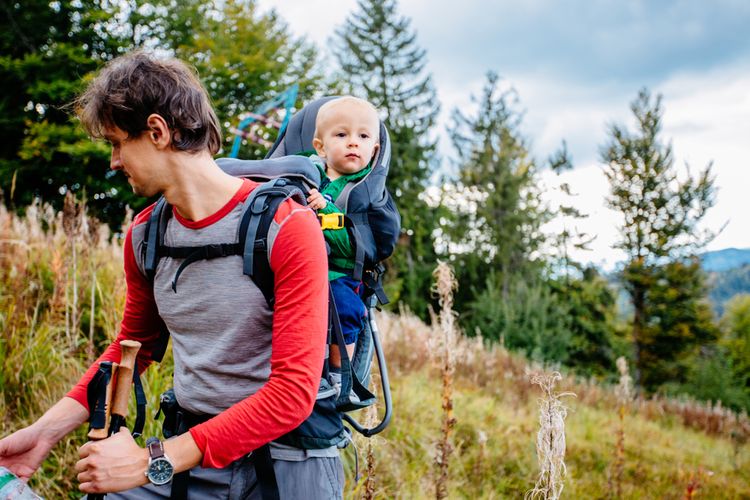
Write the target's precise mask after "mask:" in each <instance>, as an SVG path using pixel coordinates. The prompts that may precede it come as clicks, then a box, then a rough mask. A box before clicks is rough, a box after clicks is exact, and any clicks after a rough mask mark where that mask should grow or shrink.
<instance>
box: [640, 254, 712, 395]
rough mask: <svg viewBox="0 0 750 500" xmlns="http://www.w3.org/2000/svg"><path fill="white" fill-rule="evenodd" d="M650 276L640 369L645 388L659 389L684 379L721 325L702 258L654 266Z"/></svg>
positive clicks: (641, 275)
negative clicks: (715, 318) (708, 296)
mask: <svg viewBox="0 0 750 500" xmlns="http://www.w3.org/2000/svg"><path fill="white" fill-rule="evenodd" d="M639 276H640V277H643V272H642V271H641V274H640V275H639ZM648 278H649V286H648V294H647V296H646V302H645V304H646V308H645V311H644V312H645V317H646V318H647V323H646V327H645V329H644V331H643V335H642V337H641V350H640V353H641V357H640V368H641V371H642V377H641V382H642V384H643V387H645V388H646V389H648V390H655V389H657V388H658V387H659V386H660V385H661V384H663V383H664V382H665V381H671V382H678V383H680V382H684V381H685V380H686V377H687V373H688V370H689V369H690V365H691V364H692V363H693V356H694V354H695V353H696V350H697V348H698V347H700V346H703V345H708V344H713V343H715V341H716V340H717V337H718V329H717V328H716V325H715V324H714V322H713V313H712V311H711V308H710V306H709V304H708V300H707V299H706V286H705V277H704V274H703V270H702V269H701V267H700V263H699V262H698V260H697V259H694V260H692V261H688V262H685V261H675V262H670V263H668V264H665V265H663V266H658V267H655V268H652V269H651V273H650V274H649V275H648Z"/></svg>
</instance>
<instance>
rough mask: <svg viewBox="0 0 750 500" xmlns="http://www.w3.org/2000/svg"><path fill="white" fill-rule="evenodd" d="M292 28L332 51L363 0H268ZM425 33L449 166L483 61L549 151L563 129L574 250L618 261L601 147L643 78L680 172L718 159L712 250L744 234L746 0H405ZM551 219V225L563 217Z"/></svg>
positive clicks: (736, 242)
mask: <svg viewBox="0 0 750 500" xmlns="http://www.w3.org/2000/svg"><path fill="white" fill-rule="evenodd" d="M259 5H260V7H261V10H265V11H267V10H268V9H270V8H274V9H275V10H276V11H277V12H278V13H279V15H280V16H281V17H282V18H283V19H285V20H286V21H287V22H288V24H289V28H290V31H291V32H292V33H293V34H295V35H297V36H305V37H306V38H307V39H308V40H310V41H312V42H314V43H316V44H317V45H318V47H320V49H321V52H322V53H323V54H325V53H326V51H327V48H326V47H327V46H328V45H329V37H330V35H331V34H332V33H333V30H334V29H335V28H337V27H338V26H342V25H343V24H344V22H345V21H346V18H347V16H348V15H349V14H350V13H351V12H352V11H353V10H355V9H356V8H357V5H356V1H355V0H328V1H324V0H285V1H283V2H272V1H270V0H260V1H259ZM398 8H399V12H400V13H401V14H402V15H404V16H407V17H409V18H410V19H411V23H412V24H411V26H412V28H413V29H414V30H415V31H416V33H417V43H418V44H419V45H420V46H421V47H422V48H424V49H425V50H426V51H427V57H428V65H427V70H428V71H429V72H430V73H431V74H432V77H433V82H434V84H435V87H436V89H437V93H438V98H439V100H440V102H441V104H442V110H441V116H440V119H439V130H438V134H439V137H440V148H439V149H440V152H441V156H442V157H443V158H444V167H445V168H448V165H449V160H450V157H451V155H452V151H451V148H450V145H449V143H448V140H447V135H446V133H445V125H446V124H447V122H448V118H447V117H448V116H449V113H450V112H451V111H452V110H453V109H455V108H459V109H462V110H464V111H468V112H473V110H474V108H472V105H471V96H472V95H479V93H480V92H481V89H482V85H483V83H484V81H485V75H486V73H487V72H488V71H495V72H497V73H498V74H499V75H500V76H501V78H502V79H503V84H504V85H506V86H508V87H512V88H513V89H515V91H516V92H517V94H518V97H519V101H520V102H519V109H520V110H521V111H522V112H523V113H524V119H523V125H522V131H523V133H524V134H525V135H526V136H527V137H529V138H530V139H531V151H532V154H533V155H534V157H535V158H537V159H538V160H540V161H543V160H544V159H546V158H547V157H549V156H550V155H551V154H552V153H553V152H554V151H555V150H557V149H558V148H559V146H560V144H561V142H562V141H563V140H565V141H566V143H567V147H568V151H569V152H570V153H571V155H572V159H573V163H574V165H575V168H574V169H573V170H572V171H570V172H567V173H565V174H564V176H563V178H562V179H559V178H556V176H555V175H554V174H552V173H551V172H549V171H547V172H543V173H542V174H541V176H540V177H541V178H540V184H541V187H542V190H543V192H544V193H545V194H544V196H545V199H546V200H548V202H549V203H550V204H551V205H555V204H556V203H558V202H559V198H558V192H557V191H556V190H555V189H554V186H555V185H556V184H558V183H559V182H560V181H563V182H567V183H568V184H570V186H571V188H572V191H573V192H574V193H576V194H577V195H576V196H575V198H574V200H573V203H574V204H575V206H576V207H577V208H578V209H579V210H581V211H583V212H584V213H587V214H588V217H587V218H586V219H584V220H583V221H582V222H581V223H579V224H578V226H579V227H578V229H580V230H583V231H585V232H587V233H589V234H592V235H596V239H595V240H594V242H593V243H592V245H591V250H590V251H587V252H577V253H575V254H574V257H576V258H577V259H578V260H581V261H583V262H592V263H594V264H598V265H600V266H602V267H603V268H605V269H611V268H612V267H613V266H614V265H615V264H616V263H617V262H618V261H621V260H622V259H623V258H624V254H622V253H621V252H620V251H618V250H615V249H614V245H615V243H616V241H617V240H618V232H617V226H618V224H619V221H620V219H619V217H618V215H617V214H616V213H614V212H612V211H611V210H609V209H608V208H607V207H606V202H605V199H606V196H607V194H608V190H609V187H608V185H607V181H606V179H605V178H604V175H603V166H602V164H601V162H600V161H599V150H600V148H601V146H602V145H603V144H604V143H605V142H606V141H607V130H608V126H609V125H611V124H612V123H617V124H622V125H627V126H629V127H632V114H631V112H630V109H629V105H630V102H631V101H633V99H635V97H636V96H637V93H638V91H639V89H641V88H643V87H648V88H649V89H650V90H651V91H652V93H654V94H661V95H662V96H663V101H662V102H663V108H664V110H665V114H664V120H663V135H662V139H663V140H665V141H671V143H672V146H673V153H674V158H675V165H676V167H677V168H678V170H679V171H680V172H685V168H686V166H689V167H690V169H691V172H693V173H694V174H695V173H697V172H698V171H700V170H702V169H703V168H705V167H706V165H708V164H709V163H712V171H713V173H714V175H715V177H716V180H715V186H716V187H717V190H718V191H717V203H716V205H715V206H714V208H712V209H711V210H710V211H709V212H708V215H707V216H706V218H705V220H704V228H705V229H709V230H714V231H715V230H719V229H720V228H722V227H723V228H724V229H723V230H722V231H721V233H720V234H719V235H718V236H717V237H716V238H715V239H714V240H713V241H712V242H711V243H710V244H709V245H708V246H707V249H708V250H718V249H722V248H729V247H735V248H749V247H750V218H749V217H748V212H750V210H748V208H750V202H748V198H749V197H750V193H748V190H749V188H750V169H749V168H748V167H750V165H748V163H749V162H750V35H749V34H748V33H749V28H748V26H750V2H748V1H745V0H714V1H711V2H705V1H699V0H673V1H666V0H663V1H661V0H651V1H640V0H632V1H622V0H567V1H557V2H555V1H552V0H525V1H524V2H518V1H514V0H497V1H491V2H488V1H480V0H462V1H461V2H455V1H446V0H429V1H428V0H402V1H401V2H400V3H399V7H398ZM562 224H563V222H562V221H557V222H553V223H552V224H551V225H550V226H548V228H547V229H548V231H551V232H555V231H559V230H560V228H562Z"/></svg>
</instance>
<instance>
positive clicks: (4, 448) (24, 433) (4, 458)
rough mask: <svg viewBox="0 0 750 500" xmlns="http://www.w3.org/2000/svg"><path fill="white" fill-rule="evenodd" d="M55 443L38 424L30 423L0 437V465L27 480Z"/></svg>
mask: <svg viewBox="0 0 750 500" xmlns="http://www.w3.org/2000/svg"><path fill="white" fill-rule="evenodd" d="M56 443H57V441H56V440H51V439H48V438H47V437H46V433H45V432H43V431H42V429H40V428H39V424H32V425H30V426H29V427H25V428H23V429H21V430H19V431H16V432H14V433H13V434H11V435H10V436H7V437H5V438H3V439H0V466H3V467H5V468H7V469H9V470H10V471H11V472H12V473H13V474H15V475H16V476H18V477H20V478H21V479H23V480H24V481H28V480H29V478H30V477H31V476H32V475H33V474H34V472H36V470H37V469H38V468H39V466H40V465H41V463H42V461H43V460H44V459H45V458H46V457H47V455H48V454H49V452H50V450H51V449H52V447H54V446H55V444H56Z"/></svg>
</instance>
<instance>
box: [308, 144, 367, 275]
mask: <svg viewBox="0 0 750 500" xmlns="http://www.w3.org/2000/svg"><path fill="white" fill-rule="evenodd" d="M310 159H311V160H312V162H313V163H314V164H315V166H316V167H318V169H319V170H320V173H321V177H322V178H323V182H322V184H321V188H320V193H321V194H322V195H323V196H324V197H325V198H326V201H327V202H328V203H327V204H326V206H325V207H323V208H321V209H320V210H318V213H319V214H335V213H344V210H343V208H339V207H338V206H336V204H335V203H334V202H333V201H331V200H335V199H336V198H338V196H339V195H340V194H341V191H343V190H344V187H346V185H347V184H348V183H350V182H357V181H359V180H361V179H363V178H364V177H366V176H367V174H368V173H370V170H372V165H367V166H366V167H365V168H363V169H362V170H360V171H359V172H355V173H353V174H349V175H342V176H341V177H339V178H337V179H335V180H333V181H332V180H330V179H329V178H328V176H327V175H326V172H325V164H324V163H323V161H322V160H321V159H320V157H318V156H316V155H311V156H310ZM323 236H324V237H325V239H326V241H327V242H328V245H329V246H330V247H331V253H330V254H329V255H328V262H329V264H331V265H332V266H333V267H335V268H337V269H347V270H351V269H354V264H355V262H354V246H353V245H352V242H351V239H350V238H349V231H347V229H346V228H345V227H343V228H341V229H324V230H323ZM342 276H346V273H343V272H340V271H336V270H331V269H329V270H328V279H329V280H330V281H332V280H335V279H337V278H341V277H342Z"/></svg>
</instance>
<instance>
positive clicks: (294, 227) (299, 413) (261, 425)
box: [190, 203, 328, 468]
mask: <svg viewBox="0 0 750 500" xmlns="http://www.w3.org/2000/svg"><path fill="white" fill-rule="evenodd" d="M290 206H293V207H296V208H292V209H291V210H290V209H289V208H288V207H290ZM282 208H283V209H284V211H285V212H288V214H284V213H282V214H279V213H278V212H277V218H276V220H277V222H280V224H281V228H280V230H279V233H278V236H277V237H276V239H275V241H274V243H273V249H272V252H271V262H270V264H271V269H272V270H273V272H274V292H275V297H276V302H275V308H274V315H273V333H272V351H271V376H270V378H269V380H268V382H267V383H266V384H265V385H264V386H263V387H262V388H261V389H260V390H259V391H258V392H257V393H255V394H253V395H252V396H250V397H248V398H246V399H244V400H243V401H240V402H239V403H237V404H235V405H233V406H232V407H230V408H229V409H227V410H226V411H224V412H222V413H221V414H219V415H217V416H216V417H214V418H212V419H211V420H209V421H208V422H205V423H204V424H201V425H198V426H196V427H193V428H192V429H191V430H190V433H191V434H192V436H193V439H194V440H195V442H196V444H197V445H198V448H199V449H200V450H201V451H202V452H203V464H202V465H203V466H204V467H217V468H218V467H225V466H226V465H228V464H229V463H231V462H232V461H234V460H236V459H237V458H239V457H241V456H242V455H244V454H247V453H249V452H250V451H252V450H255V449H257V448H258V447H260V446H262V445H263V444H265V443H268V442H269V441H271V440H273V439H276V438H278V437H280V436H282V435H284V434H286V433H288V432H289V431H291V430H293V429H295V428H296V427H298V426H299V425H300V424H301V423H302V422H303V421H304V420H305V419H306V418H307V417H308V416H309V415H310V413H311V412H312V408H313V405H314V403H315V397H316V395H317V392H318V385H319V384H320V376H321V372H322V369H323V357H324V354H325V343H326V328H327V322H328V314H327V313H328V278H327V274H328V266H327V264H326V251H325V245H324V242H323V236H322V232H321V230H320V226H319V224H318V221H317V218H316V217H315V214H314V213H313V212H312V210H309V209H304V208H301V207H299V206H297V205H291V203H288V204H284V205H282V206H281V207H279V211H282Z"/></svg>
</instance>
